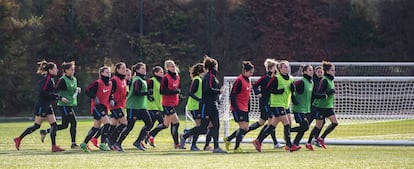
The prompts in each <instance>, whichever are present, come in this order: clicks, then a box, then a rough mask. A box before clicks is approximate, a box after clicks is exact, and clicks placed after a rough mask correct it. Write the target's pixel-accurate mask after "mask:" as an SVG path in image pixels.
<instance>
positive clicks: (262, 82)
mask: <svg viewBox="0 0 414 169" xmlns="http://www.w3.org/2000/svg"><path fill="white" fill-rule="evenodd" d="M270 79H272V72H268V73H267V74H266V75H263V76H262V77H260V78H259V80H257V81H256V83H255V84H254V85H253V90H254V93H255V94H256V95H257V94H262V97H261V98H260V99H259V105H260V106H265V105H267V104H269V99H270V91H269V90H268V89H266V85H267V84H268V83H269V81H270Z"/></svg>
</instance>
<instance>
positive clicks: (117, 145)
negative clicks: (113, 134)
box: [115, 143, 124, 152]
mask: <svg viewBox="0 0 414 169" xmlns="http://www.w3.org/2000/svg"><path fill="white" fill-rule="evenodd" d="M115 148H116V150H117V151H119V152H124V149H123V148H122V146H121V144H119V143H115Z"/></svg>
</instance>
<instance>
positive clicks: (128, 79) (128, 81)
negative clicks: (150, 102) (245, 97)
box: [91, 68, 132, 148]
mask: <svg viewBox="0 0 414 169" xmlns="http://www.w3.org/2000/svg"><path fill="white" fill-rule="evenodd" d="M131 74H132V73H131V69H128V68H126V69H125V82H126V91H127V93H128V92H129V86H130V84H131ZM122 111H125V108H124V109H123V110H122ZM124 129H126V128H124ZM100 131H101V130H98V132H97V133H96V134H95V136H94V137H92V138H91V142H92V144H93V145H94V146H95V147H97V148H99V145H98V138H99V136H101V132H100ZM121 148H122V147H121Z"/></svg>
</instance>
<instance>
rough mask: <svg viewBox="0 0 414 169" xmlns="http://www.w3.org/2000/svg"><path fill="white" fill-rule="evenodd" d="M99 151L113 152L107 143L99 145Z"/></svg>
mask: <svg viewBox="0 0 414 169" xmlns="http://www.w3.org/2000/svg"><path fill="white" fill-rule="evenodd" d="M99 149H100V150H102V151H110V150H111V149H110V148H109V147H108V146H107V145H106V144H105V143H101V144H99Z"/></svg>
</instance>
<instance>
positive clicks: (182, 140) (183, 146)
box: [180, 134, 185, 149]
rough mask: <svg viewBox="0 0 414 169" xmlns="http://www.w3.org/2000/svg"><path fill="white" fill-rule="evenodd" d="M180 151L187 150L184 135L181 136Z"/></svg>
mask: <svg viewBox="0 0 414 169" xmlns="http://www.w3.org/2000/svg"><path fill="white" fill-rule="evenodd" d="M180 149H185V139H184V135H182V134H181V135H180Z"/></svg>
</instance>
